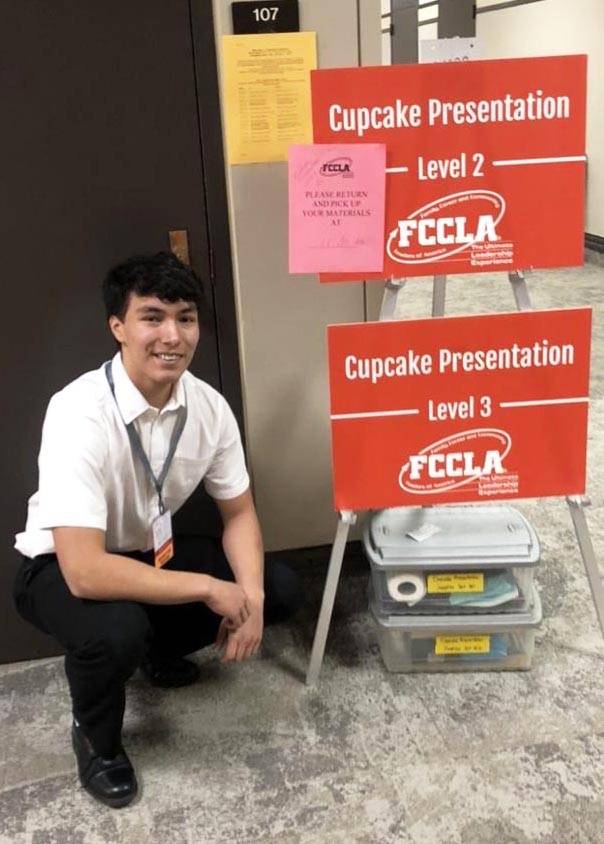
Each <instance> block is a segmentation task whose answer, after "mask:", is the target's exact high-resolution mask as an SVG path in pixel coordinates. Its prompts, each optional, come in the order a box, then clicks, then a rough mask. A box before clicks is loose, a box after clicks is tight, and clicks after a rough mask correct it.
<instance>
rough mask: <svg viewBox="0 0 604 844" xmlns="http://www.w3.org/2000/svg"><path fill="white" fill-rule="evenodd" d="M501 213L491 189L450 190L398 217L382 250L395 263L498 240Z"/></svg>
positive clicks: (435, 256)
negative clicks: (448, 192) (448, 193)
mask: <svg viewBox="0 0 604 844" xmlns="http://www.w3.org/2000/svg"><path fill="white" fill-rule="evenodd" d="M504 213H505V200H504V198H503V197H502V196H501V195H500V194H498V193H495V192H494V191H492V190H466V191H461V192H460V193H452V194H450V195H449V196H443V197H442V198H441V199H437V200H435V201H434V202H430V203H429V204H428V205H424V206H423V207H422V208H419V209H418V210H417V211H414V212H413V213H412V214H410V215H409V216H408V217H407V219H405V220H399V221H398V225H397V227H396V228H395V229H393V230H392V231H391V232H390V234H389V235H388V240H387V243H386V252H387V253H388V256H389V257H390V258H392V260H393V261H398V263H399V264H425V263H429V262H431V261H440V260H442V259H443V258H449V257H450V256H451V255H456V254H457V253H458V252H463V250H464V249H469V248H470V246H472V245H473V244H475V243H493V242H495V241H497V240H499V239H500V238H499V236H498V234H497V224H498V223H499V222H500V221H501V219H502V217H503V215H504Z"/></svg>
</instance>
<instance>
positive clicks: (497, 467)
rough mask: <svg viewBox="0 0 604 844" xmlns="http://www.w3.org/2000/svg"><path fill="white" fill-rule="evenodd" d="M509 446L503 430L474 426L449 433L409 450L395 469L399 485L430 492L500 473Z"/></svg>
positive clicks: (407, 489)
mask: <svg viewBox="0 0 604 844" xmlns="http://www.w3.org/2000/svg"><path fill="white" fill-rule="evenodd" d="M511 447H512V438H511V437H510V435H509V434H508V433H507V431H501V430H500V429H498V428H474V429H473V430H471V431H463V432H462V433H461V434H453V435H452V436H449V437H445V438H444V439H442V440H438V442H435V443H432V444H431V445H428V446H426V447H425V448H423V449H422V450H421V451H420V452H419V453H418V454H410V455H409V460H408V462H407V463H405V464H404V465H403V466H402V467H401V470H400V472H399V476H398V482H399V486H400V487H401V488H402V489H404V490H405V491H406V492H412V493H415V495H430V493H434V492H446V491H447V490H449V489H457V488H458V487H460V486H465V485H466V484H469V483H471V482H472V481H475V480H477V479H478V478H481V477H485V476H492V475H503V474H505V472H506V470H505V468H504V465H503V461H504V460H505V458H506V457H507V456H508V454H509V452H510V449H511Z"/></svg>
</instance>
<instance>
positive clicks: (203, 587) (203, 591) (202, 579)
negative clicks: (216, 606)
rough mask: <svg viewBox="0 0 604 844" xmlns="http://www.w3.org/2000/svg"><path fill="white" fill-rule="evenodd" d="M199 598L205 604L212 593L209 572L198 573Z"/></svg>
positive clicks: (211, 579)
mask: <svg viewBox="0 0 604 844" xmlns="http://www.w3.org/2000/svg"><path fill="white" fill-rule="evenodd" d="M198 577H199V584H200V585H199V598H198V600H200V601H201V602H202V603H204V604H206V603H207V602H208V600H209V598H210V596H211V594H212V581H213V579H214V578H213V577H211V576H210V575H209V574H199V575H198Z"/></svg>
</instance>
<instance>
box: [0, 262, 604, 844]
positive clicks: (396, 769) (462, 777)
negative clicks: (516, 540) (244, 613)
mask: <svg viewBox="0 0 604 844" xmlns="http://www.w3.org/2000/svg"><path fill="white" fill-rule="evenodd" d="M603 281H604V268H602V267H598V266H596V265H594V264H587V265H586V266H585V267H584V268H583V269H580V270H570V271H559V272H547V273H534V274H533V275H532V276H531V277H530V281H529V284H530V288H531V291H532V296H533V302H534V305H535V306H536V307H558V306H570V305H583V304H591V305H593V306H594V309H595V328H594V355H593V378H592V393H593V396H594V401H593V403H592V410H591V423H590V441H589V458H590V462H589V466H590V470H589V493H590V495H591V498H592V502H593V506H592V507H591V508H590V510H589V511H588V520H589V523H590V526H591V529H592V536H593V540H594V545H595V548H596V552H597V553H598V554H599V555H600V556H601V555H602V553H603V552H604V527H602V523H601V521H600V518H599V517H600V516H601V515H602V513H604V438H603V437H602V431H603V429H604V359H603V356H604V319H603V305H604V292H603ZM429 299H430V289H429V285H427V284H426V283H425V282H421V281H414V282H410V283H409V284H408V285H407V288H406V289H405V291H404V293H403V294H401V301H400V307H401V309H402V313H404V314H405V315H407V316H415V315H425V314H427V313H428V312H429V307H430V305H429ZM448 299H449V302H451V303H454V306H453V304H452V305H451V306H450V307H449V308H448V309H447V310H448V312H449V313H452V312H455V313H477V312H480V311H487V310H494V309H496V310H513V299H512V295H511V291H510V290H509V286H508V284H507V282H506V281H505V279H502V278H501V277H493V278H489V277H488V276H484V277H481V278H480V279H478V278H476V277H474V278H457V279H455V280H453V281H451V283H450V284H449V290H448ZM521 509H522V510H523V512H524V513H525V514H526V515H527V516H528V517H529V518H530V519H531V520H532V522H533V523H534V525H535V527H536V528H537V531H538V533H539V535H540V537H541V540H542V545H543V556H542V564H541V567H540V570H539V574H538V583H539V587H540V591H541V597H542V601H543V606H544V615H545V620H544V624H543V627H542V629H541V631H540V632H539V634H538V637H537V645H536V653H535V662H534V668H533V670H532V671H531V672H529V673H506V674H503V673H502V674H496V673H485V674H448V675H430V676H428V675H408V676H405V675H396V674H389V673H388V672H386V671H385V669H384V668H383V666H382V664H381V661H380V656H379V650H378V647H377V642H376V637H375V632H374V629H373V626H372V623H371V621H370V619H369V616H368V613H367V611H366V599H365V588H366V575H365V574H364V573H361V572H359V571H358V569H354V570H352V571H350V572H349V573H348V574H347V575H346V576H345V577H344V579H343V581H342V583H341V586H340V589H339V592H338V597H337V603H336V611H335V614H334V618H333V622H332V631H331V635H330V638H329V641H328V648H327V656H326V660H325V663H324V666H323V672H322V675H321V680H320V684H319V686H318V687H317V688H307V687H306V686H305V685H304V684H303V682H301V680H302V678H303V676H304V672H305V669H306V665H307V660H308V654H309V647H310V642H311V639H312V633H313V625H314V622H315V618H316V613H317V607H318V603H319V600H320V594H321V590H322V577H321V576H319V575H317V574H316V573H315V574H313V573H311V572H309V573H307V575H306V581H307V585H308V606H307V608H306V610H305V612H304V613H303V615H302V617H301V618H299V619H298V620H297V621H295V622H293V623H291V624H289V625H286V626H281V627H278V628H274V629H272V630H269V631H268V632H267V634H266V641H265V648H264V655H263V658H261V659H257V660H254V661H252V662H249V663H247V664H243V665H240V666H237V667H228V668H224V667H221V666H219V665H218V663H217V662H216V660H215V657H214V655H213V654H212V653H211V652H209V651H207V652H204V653H201V654H199V655H198V659H199V661H200V663H201V664H202V666H203V679H202V681H201V682H200V683H199V684H197V685H195V686H193V687H189V688H187V689H181V690H175V691H170V692H168V691H166V692H161V691H157V690H153V689H151V688H149V687H148V686H146V685H145V684H144V682H143V681H142V679H140V678H138V677H137V678H134V679H133V681H132V682H131V684H130V690H129V702H128V710H127V716H126V727H125V743H126V745H127V747H128V749H129V751H130V753H131V756H132V758H133V761H134V762H135V765H136V767H137V770H138V772H139V776H140V781H141V783H142V794H141V797H140V799H139V800H137V802H136V803H135V804H133V805H132V806H130V807H128V808H127V809H123V810H120V811H112V810H109V809H105V808H103V807H101V806H99V805H97V804H95V803H94V802H93V801H92V800H91V799H90V798H89V797H88V796H87V795H86V794H85V793H84V792H82V791H81V789H79V788H78V786H77V781H76V777H75V772H74V764H73V758H72V754H71V751H70V749H69V745H68V732H69V723H70V711H69V703H68V698H67V690H66V684H65V680H64V676H63V672H62V665H61V661H60V660H48V661H43V662H37V663H28V664H19V665H14V666H5V667H3V668H0V746H1V747H2V759H1V764H0V842H3V843H4V842H6V843H7V844H9V842H10V844H13V842H32V844H33V842H35V844H46V842H49V844H50V842H56V843H57V844H79V843H80V842H81V844H96V842H99V844H100V842H122V841H124V842H128V843H129V844H135V842H162V844H164V842H170V844H175V842H180V841H183V842H185V841H186V842H191V844H201V842H227V841H228V842H237V844H248V842H258V844H266V842H281V844H285V842H287V844H338V842H342V844H343V842H346V844H350V842H358V844H370V842H371V844H373V842H375V844H390V842H391V844H405V842H413V844H448V842H451V844H512V842H514V843H515V844H516V843H517V844H521V842H522V844H524V843H525V842H542V844H546V842H547V844H574V842H577V844H579V842H581V844H587V842H590V844H596V843H597V842H598V843H599V842H601V841H602V840H604V833H603V830H604V796H603V792H604V642H603V640H602V636H601V634H600V631H599V628H598V626H597V622H596V618H595V613H594V610H593V607H592V604H591V597H590V593H589V588H588V584H587V580H586V577H585V572H584V569H583V566H582V562H581V559H580V556H579V553H578V550H577V546H576V543H575V541H574V534H573V532H572V524H571V521H570V516H569V514H568V510H567V507H566V505H565V503H564V501H562V500H550V501H531V502H525V503H523V504H522V505H521Z"/></svg>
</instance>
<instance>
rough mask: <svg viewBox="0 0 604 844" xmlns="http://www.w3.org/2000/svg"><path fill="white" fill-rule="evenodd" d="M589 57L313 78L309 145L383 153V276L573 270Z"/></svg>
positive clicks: (579, 246) (367, 70) (337, 72)
mask: <svg viewBox="0 0 604 844" xmlns="http://www.w3.org/2000/svg"><path fill="white" fill-rule="evenodd" d="M586 67H587V57H586V56H553V57H547V58H529V59H499V60H496V61H472V62H452V63H444V64H423V65H393V66H391V67H364V68H344V69H334V70H317V71H313V72H312V74H311V79H312V107H313V130H314V141H315V143H322V144H325V143H359V144H365V143H384V144H385V145H386V155H387V161H386V224H385V231H384V271H383V272H382V273H373V274H366V273H365V274H363V275H361V276H360V275H359V274H358V273H357V274H354V275H353V274H350V273H348V274H343V273H337V274H334V273H329V274H323V275H322V276H321V280H322V281H347V280H351V279H363V280H364V279H383V278H391V277H394V278H400V277H404V276H423V275H426V276H429V275H435V274H445V275H452V274H455V273H477V272H485V271H505V272H509V271H512V270H515V269H529V268H531V267H559V266H572V265H578V264H582V263H583V236H584V234H583V232H584V224H583V214H584V193H585V89H586Z"/></svg>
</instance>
